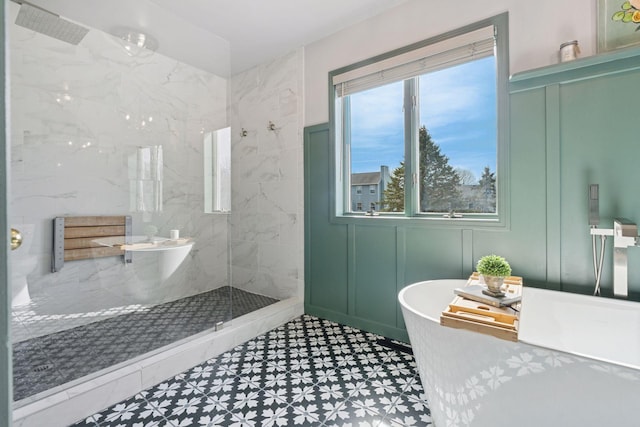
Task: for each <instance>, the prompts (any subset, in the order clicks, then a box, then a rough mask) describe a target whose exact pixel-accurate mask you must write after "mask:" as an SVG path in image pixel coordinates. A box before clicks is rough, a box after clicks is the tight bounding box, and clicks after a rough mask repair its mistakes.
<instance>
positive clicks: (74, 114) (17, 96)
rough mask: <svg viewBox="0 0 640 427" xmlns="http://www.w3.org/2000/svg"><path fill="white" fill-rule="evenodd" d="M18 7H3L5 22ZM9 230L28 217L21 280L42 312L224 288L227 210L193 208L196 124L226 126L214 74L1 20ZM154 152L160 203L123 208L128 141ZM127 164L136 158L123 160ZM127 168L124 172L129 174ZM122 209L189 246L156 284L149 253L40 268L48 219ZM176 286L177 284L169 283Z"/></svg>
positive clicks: (197, 183)
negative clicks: (6, 55)
mask: <svg viewBox="0 0 640 427" xmlns="http://www.w3.org/2000/svg"><path fill="white" fill-rule="evenodd" d="M17 8H18V6H17V5H15V4H13V3H11V13H12V15H11V16H9V17H8V21H7V22H13V21H14V20H15V14H16V13H17ZM10 54H11V57H10V79H11V106H10V114H11V121H10V123H11V168H12V180H11V185H12V197H11V207H10V220H11V224H12V225H17V224H35V233H34V241H33V242H32V244H31V246H30V250H29V254H30V255H31V256H37V257H38V267H37V268H36V269H35V270H34V271H32V272H31V273H30V274H29V275H28V281H29V289H30V292H31V295H32V297H33V298H34V299H38V298H40V300H43V299H46V298H47V297H49V299H50V300H52V301H55V302H54V303H53V305H54V307H53V308H51V307H49V309H48V310H49V312H47V313H45V314H69V313H76V312H82V311H86V310H101V309H104V308H108V307H115V306H119V305H125V304H130V303H132V302H143V303H153V302H161V301H168V300H172V299H176V298H179V297H184V296H188V295H192V294H196V293H199V292H203V291H206V290H211V289H214V288H217V287H219V286H222V285H225V284H227V270H228V267H227V265H228V259H227V236H228V226H227V224H228V221H227V215H211V214H204V213H203V211H204V202H203V191H204V189H203V186H204V184H203V157H202V155H203V153H202V144H203V135H202V132H203V131H209V130H214V129H218V128H221V127H225V126H226V125H227V85H228V81H227V79H225V78H221V77H218V76H216V75H213V74H210V73H207V72H205V71H202V70H199V69H196V68H193V67H191V66H188V65H186V64H183V63H180V62H177V61H175V60H172V59H169V58H167V57H164V56H162V55H159V54H153V53H151V52H149V51H143V52H141V53H140V55H137V56H136V55H134V56H129V55H128V54H127V52H126V51H125V49H124V46H123V45H122V44H121V42H120V40H118V39H116V38H114V37H111V36H109V35H107V34H105V33H103V32H100V31H98V30H94V29H92V30H91V31H90V32H89V34H88V35H87V36H86V37H85V39H84V40H83V41H82V42H81V43H80V44H79V45H78V46H72V45H70V44H67V43H64V42H61V41H58V40H56V39H53V38H50V37H47V36H44V35H41V34H38V33H34V32H33V31H29V30H26V29H24V28H22V27H18V26H16V25H13V24H11V25H10ZM156 145H161V146H162V147H163V152H164V168H163V173H164V179H163V187H164V188H163V198H164V203H163V210H162V212H156V213H147V214H144V216H143V214H141V213H139V212H133V211H132V208H131V191H130V188H131V187H132V186H134V185H133V184H134V182H135V181H134V180H133V179H132V178H134V177H133V176H132V173H135V167H132V166H131V165H132V161H133V159H135V154H136V151H137V148H138V147H141V146H156ZM133 164H134V165H135V162H134V163H133ZM132 170H133V171H134V172H132ZM127 214H129V215H132V216H133V233H134V234H144V231H143V230H144V228H145V226H146V225H148V224H154V225H155V226H157V227H158V228H159V233H158V234H159V235H161V236H167V237H168V235H169V230H170V229H174V228H177V229H180V232H181V235H182V236H193V237H195V238H196V244H195V245H194V247H193V249H192V251H191V252H190V254H189V255H188V257H187V259H186V260H185V261H184V262H183V263H182V265H181V266H180V268H179V269H178V270H177V272H176V274H174V275H173V276H171V277H170V279H169V280H167V281H166V282H163V283H158V282H157V277H158V275H157V274H156V272H157V270H158V265H157V264H158V257H157V256H156V255H153V254H134V259H133V263H132V264H131V265H128V266H125V265H124V264H123V262H122V260H121V259H120V258H119V257H111V258H101V259H94V260H84V261H74V262H68V263H66V264H65V266H64V267H63V268H62V270H61V271H60V272H58V273H51V272H50V265H51V261H50V259H51V256H50V253H51V246H52V245H51V241H52V226H51V220H52V218H53V217H55V216H64V215H127ZM178 284H179V285H178Z"/></svg>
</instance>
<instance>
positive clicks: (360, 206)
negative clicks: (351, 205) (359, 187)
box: [356, 202, 362, 211]
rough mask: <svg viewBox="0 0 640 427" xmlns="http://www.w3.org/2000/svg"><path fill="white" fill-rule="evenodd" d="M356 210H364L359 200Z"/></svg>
mask: <svg viewBox="0 0 640 427" xmlns="http://www.w3.org/2000/svg"><path fill="white" fill-rule="evenodd" d="M356 210H357V211H361V210H362V202H358V203H357V205H356Z"/></svg>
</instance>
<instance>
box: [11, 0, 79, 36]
mask: <svg viewBox="0 0 640 427" xmlns="http://www.w3.org/2000/svg"><path fill="white" fill-rule="evenodd" d="M13 1H14V2H15V3H18V4H19V5H20V11H19V12H18V16H17V17H16V25H20V26H21V27H24V28H28V29H30V30H33V31H36V32H38V33H40V34H44V35H46V36H49V37H53V38H54V39H58V40H60V41H63V42H67V43H70V44H73V45H77V44H78V43H80V41H82V39H83V38H84V36H86V35H87V33H88V32H89V29H88V28H85V27H83V26H81V25H78V24H75V23H73V22H71V21H68V20H66V19H64V18H61V17H60V16H59V15H56V14H55V13H51V12H49V11H48V10H45V9H42V8H40V7H37V6H34V5H32V4H29V3H26V2H21V1H15V0H13Z"/></svg>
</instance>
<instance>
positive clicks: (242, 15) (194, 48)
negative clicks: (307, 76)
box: [28, 0, 407, 76]
mask: <svg viewBox="0 0 640 427" xmlns="http://www.w3.org/2000/svg"><path fill="white" fill-rule="evenodd" d="M406 1H407V0H28V2H29V3H32V4H34V5H37V6H39V7H42V8H44V9H46V10H49V11H50V12H53V13H56V14H58V15H60V16H62V17H63V18H67V19H70V20H72V21H75V22H77V23H81V24H85V25H86V26H89V27H92V28H96V29H99V30H102V31H105V32H112V31H113V29H114V28H115V27H119V26H120V27H122V26H125V27H132V28H135V29H137V30H140V31H143V32H146V33H148V34H150V35H152V36H153V37H155V38H156V39H157V40H158V42H159V48H158V52H159V53H161V54H163V55H165V56H168V57H171V58H175V59H178V60H180V61H182V62H185V63H187V64H191V65H193V66H196V67H198V68H202V69H205V70H207V71H210V72H213V73H216V74H218V75H223V76H227V75H230V74H231V75H232V74H235V73H237V72H240V71H243V70H246V69H248V68H251V67H252V66H255V65H257V64H260V63H262V62H265V61H267V60H269V59H272V58H275V57H278V56H280V55H283V54H285V53H287V52H289V51H291V50H293V49H295V48H297V47H300V46H304V45H306V44H309V43H311V42H313V41H316V40H319V39H321V38H323V37H326V36H328V35H330V34H332V33H334V32H336V31H339V30H341V29H343V28H346V27H349V26H350V25H353V24H355V23H357V22H360V21H363V20H365V19H367V18H369V17H372V16H374V15H377V14H379V13H381V12H384V11H385V10H387V9H391V8H393V7H396V6H398V5H399V4H401V3H404V2H406Z"/></svg>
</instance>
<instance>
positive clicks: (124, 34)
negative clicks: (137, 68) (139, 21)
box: [112, 27, 158, 52]
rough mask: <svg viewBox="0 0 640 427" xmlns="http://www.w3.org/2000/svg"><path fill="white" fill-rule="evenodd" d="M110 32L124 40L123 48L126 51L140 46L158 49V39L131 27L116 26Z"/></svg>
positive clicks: (140, 47) (152, 49)
mask: <svg viewBox="0 0 640 427" xmlns="http://www.w3.org/2000/svg"><path fill="white" fill-rule="evenodd" d="M112 34H113V35H114V36H116V37H118V38H119V39H121V40H123V41H124V42H125V45H124V48H125V49H126V50H127V51H128V52H132V51H133V50H134V49H142V48H144V49H147V50H150V51H152V52H155V51H156V50H157V49H158V40H156V39H155V38H154V37H153V36H150V35H149V34H145V33H143V32H141V31H138V30H134V29H133V28H127V27H116V28H114V29H113V31H112Z"/></svg>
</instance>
